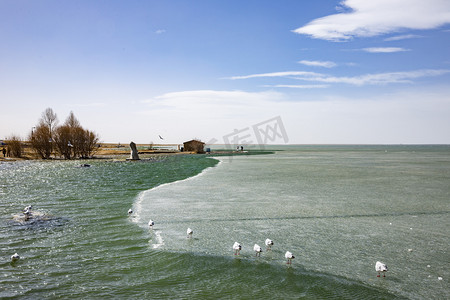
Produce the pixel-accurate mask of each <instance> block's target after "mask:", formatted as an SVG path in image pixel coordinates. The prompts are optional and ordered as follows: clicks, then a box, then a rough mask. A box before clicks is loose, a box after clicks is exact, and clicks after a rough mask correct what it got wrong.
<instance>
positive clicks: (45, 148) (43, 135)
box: [28, 119, 52, 159]
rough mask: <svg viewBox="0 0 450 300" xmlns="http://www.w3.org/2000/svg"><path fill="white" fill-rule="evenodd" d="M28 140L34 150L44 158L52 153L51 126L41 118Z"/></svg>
mask: <svg viewBox="0 0 450 300" xmlns="http://www.w3.org/2000/svg"><path fill="white" fill-rule="evenodd" d="M28 140H29V141H30V142H31V147H32V148H33V150H34V151H35V152H36V153H37V154H38V155H39V156H40V157H41V158H44V159H47V158H50V156H51V154H52V134H51V131H50V127H49V126H48V125H47V124H46V123H45V122H44V121H43V120H42V119H41V121H40V122H39V124H38V125H37V126H36V127H35V128H34V130H32V131H31V133H30V135H29V138H28Z"/></svg>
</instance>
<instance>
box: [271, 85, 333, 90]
mask: <svg viewBox="0 0 450 300" xmlns="http://www.w3.org/2000/svg"><path fill="white" fill-rule="evenodd" d="M264 87H272V88H292V89H323V88H327V87H329V85H328V84H276V85H264Z"/></svg>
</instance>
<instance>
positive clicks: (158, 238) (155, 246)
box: [153, 231, 164, 249]
mask: <svg viewBox="0 0 450 300" xmlns="http://www.w3.org/2000/svg"><path fill="white" fill-rule="evenodd" d="M155 238H156V243H155V244H153V249H158V248H159V247H161V246H164V240H163V238H162V236H161V231H155Z"/></svg>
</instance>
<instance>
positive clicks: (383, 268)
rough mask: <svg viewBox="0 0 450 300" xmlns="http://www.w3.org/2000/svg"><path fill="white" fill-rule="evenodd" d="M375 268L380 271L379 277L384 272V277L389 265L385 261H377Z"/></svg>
mask: <svg viewBox="0 0 450 300" xmlns="http://www.w3.org/2000/svg"><path fill="white" fill-rule="evenodd" d="M375 270H376V271H377V272H378V275H377V277H380V274H381V273H383V277H386V274H385V273H386V272H387V270H388V267H387V266H386V265H385V264H384V263H382V262H380V261H377V263H376V264H375Z"/></svg>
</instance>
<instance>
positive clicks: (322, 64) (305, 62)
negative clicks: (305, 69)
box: [298, 60, 337, 68]
mask: <svg viewBox="0 0 450 300" xmlns="http://www.w3.org/2000/svg"><path fill="white" fill-rule="evenodd" d="M298 63H299V64H302V65H305V66H311V67H323V68H333V67H336V66H337V64H336V63H334V62H332V61H318V60H301V61H299V62H298Z"/></svg>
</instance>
